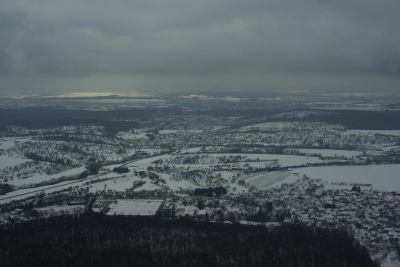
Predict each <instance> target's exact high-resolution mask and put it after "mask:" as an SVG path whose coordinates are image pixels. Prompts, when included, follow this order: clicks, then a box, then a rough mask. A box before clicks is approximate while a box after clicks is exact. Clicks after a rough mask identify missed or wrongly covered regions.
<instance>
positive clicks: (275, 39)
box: [0, 0, 400, 78]
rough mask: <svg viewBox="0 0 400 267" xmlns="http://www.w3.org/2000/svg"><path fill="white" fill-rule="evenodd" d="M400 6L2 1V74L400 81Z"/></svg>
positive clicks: (304, 0) (386, 0)
mask: <svg viewBox="0 0 400 267" xmlns="http://www.w3.org/2000/svg"><path fill="white" fill-rule="evenodd" d="M399 10H400V1H395V0H382V1H376V0H374V1H372V0H362V1H361V0H346V1H345V0H319V1H317V0H279V1H278V0H269V1H268V0H267V1H266V0H263V1H258V0H249V1H239V0H229V1H228V0H221V1H211V0H205V1H187V0H186V1H181V0H169V1H164V0H146V1H144V0H143V1H142V0H140V1H122V0H117V1H104V0H97V1H92V0H81V1H76V0H60V1H45V0H18V1H15V0H14V1H8V0H2V1H0V38H1V40H0V75H1V76H7V75H35V76H43V77H52V78H54V77H63V78H65V77H71V78H73V77H90V76H101V75H185V74H187V75H197V74H207V73H225V74H226V73H256V74H263V73H273V72H279V73H316V74H318V73H325V74H326V73H328V74H329V73H339V74H341V73H344V74H347V73H358V74H360V73H364V74H376V75H382V74H383V75H388V76H393V75H394V76H398V74H399V72H400V33H399V30H398V29H397V28H398V25H400V16H399Z"/></svg>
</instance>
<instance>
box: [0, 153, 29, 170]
mask: <svg viewBox="0 0 400 267" xmlns="http://www.w3.org/2000/svg"><path fill="white" fill-rule="evenodd" d="M27 161H31V160H30V159H24V158H18V157H15V156H14V157H9V156H7V155H1V156H0V169H3V168H7V167H11V166H15V165H17V164H20V163H24V162H27Z"/></svg>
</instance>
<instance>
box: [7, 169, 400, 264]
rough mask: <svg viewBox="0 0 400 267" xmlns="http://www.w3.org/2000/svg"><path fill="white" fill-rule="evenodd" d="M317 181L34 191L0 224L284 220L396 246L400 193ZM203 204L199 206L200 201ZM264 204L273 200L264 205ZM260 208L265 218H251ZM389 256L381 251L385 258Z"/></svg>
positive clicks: (372, 245)
mask: <svg viewBox="0 0 400 267" xmlns="http://www.w3.org/2000/svg"><path fill="white" fill-rule="evenodd" d="M324 184H326V182H325V183H324V182H323V181H321V180H320V179H311V178H308V177H306V176H303V177H302V178H299V179H298V180H297V181H296V182H295V183H288V184H286V183H285V184H282V185H281V187H275V188H270V189H267V190H258V189H256V188H255V187H250V188H248V190H246V191H242V192H239V193H238V192H236V193H234V192H232V191H231V190H228V192H227V194H224V195H221V196H219V197H204V196H197V195H195V194H193V190H189V189H185V190H180V191H178V190H176V191H172V190H169V191H168V190H164V191H163V190H154V191H146V190H142V191H138V192H137V193H136V194H135V195H133V196H132V195H129V198H128V196H127V197H126V196H125V193H124V192H120V191H113V190H107V191H106V190H101V191H97V192H96V193H90V192H89V191H85V190H82V189H79V188H76V189H75V190H74V189H72V190H70V191H64V192H55V193H51V194H47V195H46V194H38V195H37V196H35V197H30V198H27V199H25V200H20V201H12V202H10V203H9V204H7V205H6V204H3V205H2V209H1V214H0V226H1V227H2V228H10V227H15V226H16V225H17V224H18V223H20V222H24V221H27V220H34V219H37V218H44V217H48V216H57V215H64V214H80V213H83V212H87V211H90V212H98V213H103V214H105V216H157V217H159V218H160V219H169V220H171V219H179V218H186V219H193V220H201V221H209V222H210V223H226V224H244V225H261V226H265V227H268V228H270V229H279V227H280V226H282V225H285V224H303V225H305V226H307V227H326V228H336V229H344V230H346V231H348V232H349V233H351V234H353V235H354V236H355V237H356V238H357V239H358V240H359V241H360V242H361V243H362V244H363V245H365V246H366V247H367V248H368V249H369V251H370V252H371V254H372V255H379V254H383V253H388V252H389V253H390V251H394V250H395V249H396V248H397V247H398V246H399V236H400V228H399V225H400V195H399V194H397V192H385V191H375V190H372V189H371V188H370V187H369V186H368V185H357V184H355V185H354V184H353V186H347V187H343V189H324ZM200 202H201V203H202V204H201V205H199V203H200ZM265 203H271V204H272V205H271V204H270V207H271V206H272V207H273V208H272V209H269V210H268V209H267V208H266V205H265ZM260 212H261V213H262V212H264V213H265V214H267V215H268V218H269V220H268V221H259V220H253V221H252V220H251V219H249V218H256V217H254V216H253V217H251V216H249V215H254V214H257V213H260ZM386 255H387V254H385V257H386Z"/></svg>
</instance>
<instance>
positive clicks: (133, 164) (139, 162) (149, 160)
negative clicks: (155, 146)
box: [126, 155, 171, 167]
mask: <svg viewBox="0 0 400 267" xmlns="http://www.w3.org/2000/svg"><path fill="white" fill-rule="evenodd" d="M168 157H171V155H161V156H155V157H151V158H146V159H140V160H137V161H132V162H130V163H128V164H126V167H137V166H141V165H144V164H149V163H152V162H153V161H156V160H159V159H165V158H168Z"/></svg>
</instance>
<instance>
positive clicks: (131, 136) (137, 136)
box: [117, 132, 149, 139]
mask: <svg viewBox="0 0 400 267" xmlns="http://www.w3.org/2000/svg"><path fill="white" fill-rule="evenodd" d="M146 134H147V133H139V134H135V133H128V132H121V133H118V135H117V137H119V138H122V139H140V138H145V139H148V138H149V137H148V136H146Z"/></svg>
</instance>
